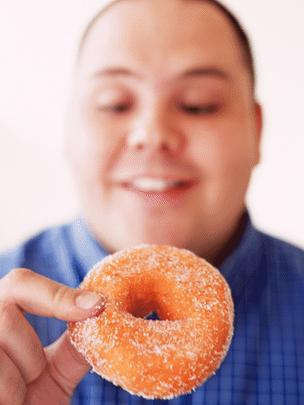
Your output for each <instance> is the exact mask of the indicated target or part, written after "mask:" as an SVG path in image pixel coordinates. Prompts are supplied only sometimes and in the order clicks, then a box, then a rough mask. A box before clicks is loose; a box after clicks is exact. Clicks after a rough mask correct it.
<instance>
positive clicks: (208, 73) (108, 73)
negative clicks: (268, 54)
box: [93, 66, 231, 81]
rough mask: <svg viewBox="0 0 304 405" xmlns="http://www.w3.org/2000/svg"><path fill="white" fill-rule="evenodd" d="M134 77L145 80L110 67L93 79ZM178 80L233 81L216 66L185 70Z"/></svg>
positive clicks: (128, 70)
mask: <svg viewBox="0 0 304 405" xmlns="http://www.w3.org/2000/svg"><path fill="white" fill-rule="evenodd" d="M118 76H122V77H133V78H137V79H143V75H141V74H139V73H137V72H134V71H132V70H130V69H126V68H123V67H109V68H104V69H100V70H98V71H97V72H95V73H94V74H93V78H101V77H118ZM176 77H177V78H182V79H183V78H185V79H186V78H192V77H214V78H218V79H222V80H227V81H230V80H231V76H230V75H229V74H228V73H227V72H226V71H225V70H223V69H220V68H218V67H215V66H206V67H201V66H196V67H192V68H190V69H187V70H185V71H184V72H182V73H180V74H177V76H176Z"/></svg>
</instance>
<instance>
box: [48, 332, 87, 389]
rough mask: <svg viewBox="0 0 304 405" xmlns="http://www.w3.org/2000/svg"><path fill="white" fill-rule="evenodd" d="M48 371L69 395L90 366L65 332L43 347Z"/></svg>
mask: <svg viewBox="0 0 304 405" xmlns="http://www.w3.org/2000/svg"><path fill="white" fill-rule="evenodd" d="M45 353H46V357H47V359H48V368H49V373H50V375H51V376H52V378H53V380H54V381H56V383H57V384H58V385H59V386H60V387H61V388H62V390H63V391H64V392H65V393H67V394H68V395H71V394H72V392H73V391H74V389H75V388H76V386H77V385H78V384H79V382H80V381H81V379H82V378H83V377H84V375H85V374H86V373H87V372H88V371H89V369H90V366H89V364H88V363H87V362H86V360H85V359H84V357H83V356H82V355H81V354H80V353H78V352H77V350H76V349H75V348H74V347H73V346H72V344H71V343H70V340H69V338H68V335H67V332H65V333H64V334H63V335H62V336H61V337H60V338H59V339H58V340H57V341H56V342H54V343H53V344H52V345H51V346H49V347H47V348H46V349H45Z"/></svg>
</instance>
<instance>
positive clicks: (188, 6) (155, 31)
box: [79, 0, 246, 77]
mask: <svg viewBox="0 0 304 405" xmlns="http://www.w3.org/2000/svg"><path fill="white" fill-rule="evenodd" d="M187 65H188V66H191V65H198V66H212V67H216V68H221V69H222V70H225V71H226V72H227V73H228V74H229V72H235V69H239V70H243V71H244V72H243V73H245V72H246V69H245V66H244V63H243V59H242V55H241V50H240V46H239V43H238V40H237V38H236V34H235V32H234V30H233V28H232V27H231V25H230V22H229V21H228V20H227V18H226V17H225V16H224V15H223V13H221V12H220V11H219V10H218V9H217V8H216V7H215V6H213V5H212V4H210V3H206V2H204V1H199V0H166V1H164V0H119V1H116V2H114V4H113V5H112V6H111V7H110V8H109V9H108V10H106V11H105V12H104V13H101V14H100V15H99V17H98V18H97V19H96V21H95V22H94V25H93V26H92V28H91V30H90V32H89V33H88V36H87V38H86V40H85V43H84V45H83V49H82V54H81V60H80V69H79V70H80V71H81V73H83V74H84V75H92V74H94V73H95V72H97V71H99V70H100V69H103V68H104V69H107V68H112V67H123V68H127V69H131V70H132V69H134V70H137V71H138V72H142V73H144V74H145V75H146V76H149V74H151V75H155V74H157V75H158V76H159V77H160V76H161V75H165V74H166V73H168V74H170V72H171V73H178V71H179V70H180V69H183V67H185V68H187Z"/></svg>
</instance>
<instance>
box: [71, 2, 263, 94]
mask: <svg viewBox="0 0 304 405" xmlns="http://www.w3.org/2000/svg"><path fill="white" fill-rule="evenodd" d="M117 1H119V0H116V2H117ZM120 1H121V0H120ZM185 1H188V0H185ZM196 1H201V2H204V3H209V4H212V5H214V6H215V7H216V8H217V9H218V10H220V11H221V12H222V13H223V14H224V16H225V17H226V18H227V19H228V21H229V22H230V24H231V26H232V28H233V29H234V32H235V33H236V36H237V38H238V40H239V43H240V45H241V49H242V54H243V58H244V62H245V64H246V66H247V68H248V70H249V74H250V77H251V81H252V88H253V90H254V89H255V82H256V74H255V63H254V57H253V52H252V47H251V44H250V40H249V38H248V35H247V33H246V31H245V29H244V27H243V26H242V25H241V23H240V21H239V20H238V19H237V17H236V16H235V15H234V14H233V13H232V12H231V11H230V10H229V9H228V8H227V7H226V6H224V5H223V4H222V3H220V2H219V1H218V0H196ZM114 3H115V1H114V2H110V3H109V4H107V5H106V6H104V7H102V9H101V10H100V11H99V12H98V13H97V14H96V15H95V16H94V17H93V18H92V20H91V21H90V22H89V24H88V25H87V27H86V29H85V31H84V33H83V34H82V37H81V39H80V44H79V48H78V57H79V55H80V53H81V50H82V48H83V45H84V43H85V41H86V38H87V37H88V35H89V33H90V31H91V29H92V28H93V26H94V25H95V23H96V21H97V20H98V19H99V17H100V15H101V14H103V13H104V12H105V11H106V10H107V9H108V8H110V7H111V6H112V5H113V4H114Z"/></svg>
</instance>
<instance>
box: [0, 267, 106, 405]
mask: <svg viewBox="0 0 304 405" xmlns="http://www.w3.org/2000/svg"><path fill="white" fill-rule="evenodd" d="M103 307H104V299H103V297H101V296H99V295H97V294H94V293H89V292H83V291H81V290H76V289H72V288H69V287H66V286H64V285H62V284H59V283H56V282H54V281H52V280H49V279H48V278H46V277H43V276H40V275H38V274H36V273H34V272H32V271H31V270H28V269H15V270H12V271H11V272H10V273H8V274H7V275H6V276H5V277H3V278H2V279H1V280H0V404H1V405H2V404H3V405H4V404H5V405H22V404H24V405H41V404H43V405H54V404H56V405H57V404H58V405H59V404H60V405H66V404H69V403H70V399H71V396H72V394H73V391H74V389H75V388H76V386H77V385H78V383H79V382H80V380H81V379H82V377H83V376H84V375H85V374H86V373H87V371H88V370H89V366H88V364H87V362H86V361H85V360H84V358H83V357H82V356H81V355H80V354H79V353H78V352H77V351H76V350H75V349H74V348H73V346H72V345H71V344H70V342H69V339H68V337H67V334H66V332H65V333H64V334H63V335H62V336H61V337H60V338H59V339H58V340H57V341H56V342H54V343H53V344H52V345H50V346H48V347H47V348H43V347H42V344H41V342H40V340H39V338H38V336H37V334H36V333H35V332H34V330H33V328H32V326H31V325H30V324H29V323H28V321H27V320H26V319H25V317H24V316H23V311H25V312H29V313H32V314H35V315H40V316H47V317H54V318H58V319H62V320H65V321H77V320H82V319H85V318H88V317H90V316H95V315H97V314H98V313H100V312H101V311H102V309H103Z"/></svg>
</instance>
